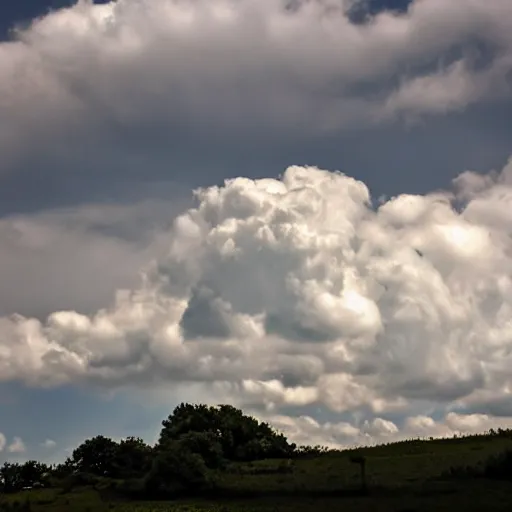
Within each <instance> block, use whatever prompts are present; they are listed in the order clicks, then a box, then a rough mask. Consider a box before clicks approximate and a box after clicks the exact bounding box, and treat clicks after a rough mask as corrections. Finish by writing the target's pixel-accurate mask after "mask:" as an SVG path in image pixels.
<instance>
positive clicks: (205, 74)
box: [0, 0, 512, 451]
mask: <svg viewBox="0 0 512 512" xmlns="http://www.w3.org/2000/svg"><path fill="white" fill-rule="evenodd" d="M363 3H364V2H357V1H356V2H354V1H349V0H347V1H342V0H339V1H335V0H332V1H331V0H327V1H320V0H313V1H301V0H299V1H291V2H285V1H280V0H240V1H231V0H213V1H206V0H199V1H189V0H118V1H116V2H111V3H106V4H102V5H95V4H93V3H92V2H91V1H87V0H81V1H79V2H78V3H77V4H76V5H73V6H71V7H69V8H67V9H61V10H58V11H55V12H52V13H49V14H47V15H45V16H44V17H42V18H41V19H38V20H34V21H33V23H32V24H31V25H30V26H29V27H26V28H25V29H23V30H21V31H19V32H18V33H17V35H16V36H15V37H14V38H13V40H12V41H9V42H2V43H0V117H1V119H2V123H1V124H0V154H1V155H2V159H1V162H0V180H1V187H0V215H1V216H2V217H1V218H0V239H1V241H2V243H1V244H0V280H1V282H2V283H3V284H4V286H3V287H2V291H0V381H3V382H14V381H16V382H19V383H23V384H24V385H28V386H36V387H54V386H62V385H69V384H73V385H75V384H76V385H84V386H100V387H103V389H109V390H110V389H112V388H116V387H123V386H132V388H133V387H138V388H141V389H144V390H146V389H150V390H153V391H154V390H159V391H161V390H162V389H163V390H165V389H166V388H169V387H173V389H179V390H183V389H186V390H187V391H189V392H190V395H192V394H193V395H194V396H193V397H190V395H187V397H190V398H191V399H192V398H193V399H195V398H197V399H198V400H200V399H202V397H207V398H208V401H221V400H222V401H230V402H232V403H236V404H237V405H240V406H243V407H246V408H247V409H248V410H252V411H255V412H256V413H257V414H260V415H266V416H267V417H269V418H271V419H272V421H273V422H274V423H276V424H280V425H282V426H283V428H286V429H288V431H290V432H294V434H293V435H294V436H295V437H296V438H299V439H304V440H305V441H304V442H310V441H308V440H307V438H308V437H309V439H318V440H321V439H323V440H325V441H326V442H327V443H329V444H333V445H340V444H341V445H347V444H351V443H352V444H353V443H356V444H357V443H360V442H369V440H370V439H373V440H384V439H386V440H394V439H398V438H400V437H404V436H438V435H451V434H452V433H454V432H472V431H476V430H482V429H484V430H485V429H487V428H489V427H490V426H491V425H494V424H495V422H496V421H497V420H496V417H500V418H501V420H500V421H501V422H502V424H507V425H508V424H509V423H508V422H509V419H510V418H511V417H512V400H511V399H510V390H511V386H512V382H511V381H510V371H509V368H510V362H511V361H510V358H511V355H510V354H511V353H512V352H511V348H512V345H511V340H512V324H511V321H510V318H512V315H511V313H512V278H511V277H510V276H511V275H512V273H511V270H512V268H511V267H512V240H511V238H510V228H509V225H510V219H509V216H510V215H509V212H510V204H511V201H512V167H511V165H512V164H511V163H508V164H507V165H506V166H505V168H504V169H502V170H501V171H500V172H496V171H493V172H490V173H489V174H486V175H483V174H477V173H475V172H472V171H466V172H463V173H461V174H460V175H459V176H458V177H457V178H456V179H455V180H454V182H453V186H452V187H451V188H450V189H449V190H447V191H438V192H435V193H429V194H424V195H417V194H412V193H411V194H402V195H398V196H396V197H392V198H391V199H386V200H384V199H383V200H382V201H376V200H375V199H374V198H373V197H372V194H371V193H370V190H369V186H370V185H371V183H368V184H365V183H363V182H361V181H359V180H357V179H355V178H351V177H349V176H348V175H346V174H341V173H339V172H333V171H332V170H323V169H319V168H317V167H307V166H299V165H296V166H291V167H288V168H286V170H285V168H284V167H282V168H281V167H280V169H282V170H283V171H284V173H283V175H282V176H281V177H279V178H278V179H270V178H265V179H251V178H249V177H238V178H236V179H229V180H227V181H226V182H225V183H221V182H220V180H219V179H218V178H219V177H226V176H234V175H236V176H254V175H255V170H254V169H255V168H258V171H257V172H258V176H274V175H275V167H276V165H277V164H276V162H279V161H282V160H283V155H288V154H294V155H295V154H297V155H298V157H297V158H296V159H295V158H293V159H288V157H286V160H287V164H286V165H289V164H291V163H304V162H312V161H314V163H316V162H318V161H320V160H316V161H315V158H317V156H318V155H320V154H322V151H323V148H324V147H328V146H329V144H331V145H333V141H335V145H336V146H337V145H338V141H341V139H342V138H343V137H347V139H343V140H344V141H345V145H344V146H343V148H345V147H346V145H347V140H354V133H355V132H354V130H357V129H360V128H365V129H366V130H367V131H364V132H363V131H361V132H359V133H364V134H365V135H366V134H369V135H368V137H370V138H371V136H373V137H376V138H377V139H379V143H378V144H376V143H375V141H374V142H373V143H369V142H368V147H366V144H367V139H366V137H363V136H361V138H360V140H358V142H357V145H359V146H360V148H359V151H360V152H363V153H365V158H366V157H368V159H369V160H368V161H367V163H368V162H370V161H374V160H375V161H376V160H378V157H376V156H375V154H377V153H379V152H378V151H375V153H374V149H376V148H377V149H379V148H380V150H379V151H380V153H379V154H381V152H382V151H381V150H382V147H381V146H386V147H387V140H388V139H386V137H385V136H386V134H387V133H388V129H391V127H393V126H394V127H395V128H396V127H397V126H404V125H407V126H412V125H415V126H416V127H417V126H419V125H421V123H423V122H425V121H430V122H431V123H432V122H438V121H433V120H432V119H433V118H436V119H439V118H440V117H441V116H446V115H447V114H450V113H451V114H458V113H460V112H462V111H464V110H467V109H469V108H470V107H474V108H476V107H479V108H484V107H485V106H489V104H490V103H494V104H498V103H499V102H501V101H503V105H506V104H507V101H508V102H509V101H510V98H511V94H510V93H511V89H510V88H511V82H510V76H511V71H512V36H511V34H512V3H511V2H510V1H509V0H494V1H493V2H492V3H490V4H489V5H483V3H482V2H474V1H472V0H457V1H453V2H451V3H449V5H447V2H446V1H445V0H423V1H415V2H412V3H411V4H410V6H409V9H408V10H407V11H406V12H402V13H396V12H389V11H384V12H381V13H380V14H378V15H376V16H373V17H370V18H369V19H367V20H366V22H364V23H356V22H354V20H353V19H352V17H351V16H352V14H353V12H354V11H353V10H354V8H358V7H361V6H362V5H363ZM499 105H501V103H500V104H499ZM482 116H483V115H482ZM483 117H485V116H483ZM483 117H482V118H483ZM447 119H448V117H447ZM449 119H452V121H453V119H459V118H456V116H452V117H450V118H449ZM460 122H461V124H463V121H460ZM493 122H494V121H493ZM498 122H499V119H498V120H496V123H498ZM435 126H436V127H437V126H439V125H438V124H436V125H435ZM447 126H448V125H447ZM449 126H451V125H449ZM454 126H455V125H454ZM493 126H494V125H493ZM455 128H457V127H456V126H455ZM459 128H460V127H459ZM379 130H380V131H379ZM450 130H451V129H450ZM450 130H449V131H450ZM498 131H499V130H498ZM470 132H471V129H469V131H466V132H464V130H463V129H460V130H459V129H457V130H455V129H454V133H457V134H460V140H462V138H463V135H464V134H466V135H471V133H470ZM484 132H485V133H484ZM350 133H351V135H350V136H349V135H347V134H350ZM450 133H451V131H450ZM482 133H484V135H482V137H483V139H482V140H483V141H484V142H485V144H482V145H481V146H480V145H478V151H479V153H482V154H484V155H487V154H489V155H492V158H495V157H496V155H497V154H498V153H499V152H500V151H501V149H500V148H503V147H505V146H506V142H507V141H506V140H505V138H506V137H503V131H501V132H499V133H500V134H501V138H500V137H493V136H491V135H489V134H488V133H487V132H486V131H485V130H484V129H483V128H482ZM493 133H494V132H493ZM371 134H373V135H371ZM379 134H381V135H382V141H381V140H380V139H381V137H380V135H379ZM350 137H352V139H350ZM440 137H441V138H442V136H440ZM491 139H492V140H491ZM408 140H409V139H408ZM460 140H459V139H457V144H459V145H463V146H464V151H465V150H466V142H464V144H461V142H460ZM469 140H471V141H473V142H474V141H475V140H480V139H479V138H474V137H472V138H471V139H469ZM379 144H380V146H379ZM354 146H355V145H354ZM303 147H304V148H306V149H304V152H303V153H301V151H302V150H300V151H299V150H298V149H297V148H303ZM312 147H314V148H316V149H315V150H314V151H312V152H310V150H311V148H312ZM329 147H331V146H329ZM340 147H341V146H340ZM433 147H434V144H432V145H431V146H429V152H431V153H432V156H433V153H434V151H432V148H433ZM290 148H292V149H293V151H292V150H290V151H291V153H290V152H288V150H289V149H290ZM319 148H320V149H319ZM451 149H452V148H448V149H447V148H445V147H436V148H435V152H437V153H443V152H444V151H445V150H446V151H448V150H450V151H451ZM388 150H389V152H391V153H394V152H396V153H397V156H396V157H393V158H392V160H393V162H395V161H397V162H398V161H400V158H402V156H403V154H405V153H407V151H409V152H411V151H412V150H411V149H410V148H405V147H402V146H401V147H400V148H398V149H397V148H395V147H392V145H390V146H389V149H388ZM339 151H342V150H339ZM414 151H415V150H414ZM454 151H455V152H457V151H458V152H459V153H460V148H459V149H456V148H455V149H454ZM337 154H338V153H337ZM372 155H373V156H372ZM421 155H423V156H424V155H425V152H423V153H422V154H421ZM421 155H420V154H419V156H418V160H419V159H422V156H421ZM299 156H300V158H299ZM429 156H430V153H429ZM372 158H374V160H371V159H372ZM335 159H336V158H335ZM340 160H341V163H340V165H342V164H343V163H344V162H345V160H344V159H340ZM406 160H407V159H406ZM448 160H449V159H448ZM448 160H447V161H448ZM483 160H485V158H484V159H483ZM483 160H482V161H483ZM331 161H332V159H331ZM365 161H366V160H365ZM432 161H433V162H434V161H437V160H435V158H433V159H432ZM262 162H271V163H272V165H273V166H274V167H273V168H272V167H271V166H270V167H268V168H267V167H265V166H264V165H261V163H262ZM430 162H431V161H430V158H429V159H428V162H426V161H425V162H423V161H422V162H419V163H418V168H416V167H413V168H412V169H411V171H410V172H411V174H414V176H415V177H417V178H418V180H419V181H421V180H422V179H423V177H422V176H420V174H421V169H423V170H424V169H425V166H426V165H430ZM402 163H403V162H402ZM251 165H252V166H253V167H251ZM397 165H398V164H397ZM325 166H326V167H329V166H328V165H327V164H326V165H325ZM235 168H236V173H234V169H235ZM420 168H421V169H420ZM458 170H459V171H460V170H461V169H453V171H454V172H457V171H458ZM355 171H356V172H357V171H358V170H357V169H355ZM400 172H402V171H400ZM441 172H442V171H441ZM380 174H382V175H384V176H386V177H387V176H389V177H390V178H389V181H390V182H391V185H390V186H391V187H392V188H393V187H394V188H395V189H397V190H402V189H403V188H402V186H401V182H400V180H398V179H396V176H397V175H395V174H393V173H392V172H391V171H390V169H389V168H388V167H386V166H382V167H379V166H377V167H376V168H375V170H374V171H373V176H378V175H380ZM402 178H404V176H403V175H402ZM386 179H387V178H386ZM155 181H156V182H157V183H156V185H155ZM427 181H428V180H424V181H423V183H427ZM27 183H30V186H27ZM144 183H145V185H143V184H144ZM191 183H195V184H197V183H201V184H202V186H203V188H201V189H198V190H197V191H196V193H195V205H194V207H192V208H189V206H190V202H188V197H187V198H186V199H179V198H182V197H183V196H184V195H185V194H184V193H183V185H185V188H186V189H187V194H188V191H189V185H190V184H191ZM212 183H217V186H209V185H210V184H212ZM180 185H181V187H180ZM194 186H195V185H194ZM420 188H421V187H420ZM13 191H15V192H16V193H13ZM380 192H381V191H379V194H380ZM63 204H67V206H68V207H67V208H64V207H63ZM49 205H50V206H51V208H49ZM178 212H179V215H178V216H177V217H176V215H177V213H178ZM141 277H142V278H141ZM116 290H117V291H116ZM192 390H193V393H192ZM205 399H206V398H205ZM317 409H318V410H323V411H328V413H329V415H333V416H335V417H336V418H338V419H336V421H334V420H333V421H332V422H330V423H329V422H326V421H324V419H325V418H324V419H322V418H321V417H316V416H315V415H314V414H313V413H311V414H310V413H309V412H308V413H307V414H306V413H304V414H303V411H304V410H307V411H314V410H317ZM290 411H291V412H290ZM298 411H299V412H298ZM311 416H315V417H314V418H313V417H311ZM320 416H321V415H320ZM439 418H441V419H439ZM22 435H23V438H24V439H26V440H27V442H29V443H30V442H31V441H30V440H29V439H28V438H27V437H26V436H25V435H24V434H22ZM46 435H51V436H53V432H52V433H50V434H45V436H46ZM34 442H35V445H38V446H39V445H40V444H41V443H42V442H44V437H43V438H42V439H38V440H36V441H34ZM311 442H313V441H311ZM319 442H320V441H319ZM2 443H3V445H4V448H5V446H8V444H9V443H8V442H7V441H5V439H4V440H3V441H2V438H1V437H0V445H2ZM4 451H5V450H4Z"/></svg>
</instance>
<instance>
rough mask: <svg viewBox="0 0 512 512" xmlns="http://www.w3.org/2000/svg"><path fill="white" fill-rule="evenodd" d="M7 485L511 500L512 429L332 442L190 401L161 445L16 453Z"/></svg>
mask: <svg viewBox="0 0 512 512" xmlns="http://www.w3.org/2000/svg"><path fill="white" fill-rule="evenodd" d="M0 484H1V491H2V492H1V494H0V512H2V511H12V510H18V511H23V510H25V511H31V510H33V511H41V512H43V511H56V512H59V511H80V512H93V511H100V512H101V511H107V510H113V511H118V512H123V511H124V512H136V511H138V512H157V511H162V512H163V511H176V512H208V511H210V512H230V511H245V512H256V511H258V512H266V511H268V512H270V511H272V512H275V511H290V512H292V511H298V512H300V511H307V510H318V509H322V510H323V511H330V510H344V511H351V510H354V511H356V510H357V511H365V510H372V511H377V510H378V511H380V510H382V511H388V510H389V511H397V512H399V511H401V512H407V511H409V512H412V511H437V510H439V511H443V510H450V511H451V510H454V508H458V509H459V510H461V511H462V510H464V511H466V510H468V511H472V510H475V511H477V510H478V511H493V510H512V431H510V430H501V429H500V430H497V431H494V430H491V431H489V432H486V433H485V434H480V435H473V436H466V437H453V438H450V439H437V440H434V439H430V440H428V441H426V440H409V441H402V442H397V443H393V444H387V445H380V446H375V447H365V448H357V449H350V450H329V449H327V448H324V447H319V446H316V447H308V446H301V447H298V446H296V445H295V444H292V443H289V442H288V440H287V439H286V438H285V437H284V436H283V435H282V434H280V433H278V432H276V431H275V430H274V429H272V428H271V427H270V426H269V425H268V424H267V423H264V422H259V421H258V420H256V419H254V418H252V417H250V416H247V415H245V414H243V412H242V411H240V410H239V409H236V408H235V407H232V406H229V405H221V406H218V407H208V406H205V405H190V404H181V405H179V406H178V407H176V409H175V410H174V411H173V413H172V414H171V415H170V416H169V417H168V418H167V419H166V420H164V421H163V422H162V430H161V433H160V438H159V440H158V442H157V443H156V444H155V446H149V445H147V444H146V443H145V442H144V441H143V440H142V439H139V438H135V437H130V438H127V439H123V440H121V441H120V442H116V441H113V440H112V439H109V438H106V437H103V436H96V437H94V438H92V439H88V440H86V441H85V442H84V443H82V444H81V445H80V446H78V447H77V448H76V449H75V450H74V451H73V453H72V455H71V456H70V457H69V458H68V459H67V460H66V461H65V462H63V463H62V464H58V465H53V466H48V465H45V464H42V463H39V462H36V461H28V462H26V463H24V464H16V463H8V462H7V463H5V464H4V465H3V467H2V468H1V469H0Z"/></svg>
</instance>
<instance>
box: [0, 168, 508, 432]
mask: <svg viewBox="0 0 512 512" xmlns="http://www.w3.org/2000/svg"><path fill="white" fill-rule="evenodd" d="M477 179H478V178H477V176H476V175H473V174H471V173H465V174H464V175H462V176H461V177H460V178H459V179H458V180H456V183H457V187H458V189H457V190H459V193H460V194H462V195H461V197H462V196H464V194H466V196H467V194H468V187H469V186H470V185H467V184H471V183H474V182H475V181H476V180H477ZM509 179H510V164H509V166H507V167H506V168H505V169H504V170H503V172H502V173H501V174H499V175H495V176H494V178H492V179H489V180H488V181H487V182H486V186H485V187H478V190H477V191H475V190H474V187H473V191H472V192H471V194H472V196H471V199H470V200H468V201H466V202H465V203H464V204H463V205H462V206H461V204H460V201H459V200H458V196H457V195H454V194H451V193H449V192H446V193H436V194H432V195H426V196H411V195H409V196H407V195H403V196H399V197H396V198H392V199H390V200H389V201H387V202H385V203H383V204H381V205H380V206H379V207H374V206H372V203H371V199H370V194H369V191H368V189H367V188H366V186H365V185H364V184H363V183H361V182H359V181H356V180H354V179H352V178H350V177H348V176H345V175H343V174H341V173H335V172H328V171H324V170H320V169H316V168H303V167H290V168H288V169H287V170H286V171H285V173H284V174H283V176H282V178H281V179H279V180H273V179H261V180H250V179H246V178H237V179H234V180H230V181H227V182H226V183H225V184H224V186H222V187H210V188H207V189H202V190H198V191H197V192H196V199H197V206H196V207H195V208H192V209H189V210H187V211H186V212H184V213H183V214H181V215H180V216H178V217H177V218H176V219H175V221H174V223H173V227H172V229H171V231H170V232H169V233H168V249H167V251H166V253H165V255H164V256H163V257H162V258H161V259H159V260H157V261H155V262H154V263H152V264H151V265H150V266H149V267H147V268H146V269H145V271H144V279H143V283H142V285H141V287H140V288H139V289H136V290H134V291H120V292H118V294H117V297H116V300H115V303H114V304H113V305H112V306H111V307H110V308H107V309H103V310H100V311H98V312H97V313H96V314H95V315H93V316H86V315H82V314H80V313H77V312H74V311H60V312H55V313H53V314H51V315H50V316H49V318H48V320H47V321H46V322H44V323H41V322H39V321H38V320H35V319H29V318H24V317H21V316H14V317H6V318H3V319H2V320H1V322H0V324H1V325H0V329H1V332H2V337H1V342H0V343H1V345H0V347H1V350H0V354H1V359H0V364H1V368H2V371H1V372H0V375H1V376H2V379H3V380H4V381H5V380H23V381H25V382H28V383H31V384H35V385H56V384H61V383H66V382H77V381H81V382H83V381H90V382H103V383H104V384H105V385H109V384H110V385H112V384H120V383H121V384H122V383H127V382H129V381H132V380H133V379H135V380H142V381H146V382H153V383H155V384H156V383H159V382H163V381H165V380H170V381H176V382H179V381H191V382H192V381H194V382H213V383H215V385H216V386H218V389H219V390H222V393H225V394H226V393H227V394H229V395H230V396H236V397H237V400H239V401H241V402H242V403H247V404H250V405H265V406H266V407H267V408H270V409H273V408H275V407H281V406H285V405H294V406H305V405H308V404H323V405H324V406H326V407H328V408H330V409H332V410H333V411H337V412H351V411H352V412H353V411H357V410H370V411H373V413H375V414H377V415H378V414H382V413H386V411H391V410H396V411H405V410H406V409H407V407H408V406H409V405H410V404H413V403H414V402H415V401H419V400H423V401H430V402H435V403H439V404H443V403H444V404H450V403H452V402H454V403H455V401H458V402H457V403H458V404H459V405H460V404H464V403H467V404H469V403H470V401H471V400H473V401H474V400H476V397H478V396H481V395H482V393H484V392H490V393H491V397H492V396H494V397H496V396H498V395H499V394H500V393H501V394H503V393H506V392H507V390H508V389H509V386H510V384H511V383H510V375H509V371H508V368H509V364H510V355H509V353H510V349H511V345H510V344H511V342H512V324H511V322H510V318H511V314H512V278H511V277H510V276H511V275H512V273H511V270H512V268H511V267H512V259H511V251H512V241H511V239H510V236H509V229H508V226H507V223H506V222H504V214H503V215H500V214H499V212H506V211H507V208H508V206H507V205H508V201H509V200H510V197H512V189H511V188H510V185H509V184H508V183H509V182H508V180H509ZM465 184H466V185H465ZM455 206H457V208H455ZM479 394H480V395H479ZM493 394H494V395H493ZM472 397H474V398H472ZM467 400H469V402H468V401H467ZM487 400H489V398H487ZM484 401H485V400H484ZM480 403H481V400H480ZM388 426H389V425H388ZM381 427H382V428H385V424H381V425H379V428H381ZM372 428H374V427H371V428H370V430H371V429H372ZM386 428H387V427H386Z"/></svg>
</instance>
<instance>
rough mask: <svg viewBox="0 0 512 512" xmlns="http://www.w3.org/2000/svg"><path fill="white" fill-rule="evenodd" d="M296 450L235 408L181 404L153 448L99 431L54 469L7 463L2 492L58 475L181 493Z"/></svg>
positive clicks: (70, 480) (68, 480)
mask: <svg viewBox="0 0 512 512" xmlns="http://www.w3.org/2000/svg"><path fill="white" fill-rule="evenodd" d="M295 450H296V446H295V445H294V444H289V443H288V441H287V440H286V438H285V437H284V436H283V435H282V434H280V433H277V432H275V431H274V430H273V429H272V428H271V427H270V426H269V425H268V424H267V423H264V422H259V421H258V420H256V419H255V418H252V417H250V416H247V415H245V414H243V412H242V411H241V410H239V409H237V408H235V407H232V406H230V405H220V406H218V407H208V406H206V405H191V404H181V405H179V406H178V407H176V408H175V409H174V411H173V413H172V414H170V415H169V417H168V418H167V419H165V420H164V421H163V422H162V430H161V433H160V438H159V440H158V443H157V444H156V445H155V446H154V447H151V446H148V445H147V444H146V443H145V442H144V441H143V440H142V439H140V438H136V437H129V438H127V439H122V440H121V441H119V442H118V441H114V440H112V439H109V438H107V437H104V436H101V435H98V436H96V437H93V438H91V439H87V440H86V441H84V442H83V443H82V444H81V445H80V446H78V447H77V448H76V449H75V450H74V451H73V453H72V454H71V456H70V457H69V458H68V459H66V461H65V462H64V463H62V464H59V465H57V466H54V467H51V468H50V467H47V466H45V465H44V464H39V463H37V462H35V461H29V462H27V463H25V464H10V463H6V464H5V465H4V466H3V468H2V469H1V471H0V483H1V486H2V489H3V490H4V491H6V492H15V491H19V490H20V489H22V488H24V487H33V486H38V485H40V486H48V485H51V482H52V481H54V480H55V479H57V480H60V481H63V482H65V485H66V486H67V487H72V486H73V485H78V484H81V483H82V484H83V483H86V482H88V483H91V482H93V483H94V482H95V481H96V480H95V478H96V479H98V478H109V479H113V480H128V481H129V482H130V483H129V485H128V486H125V488H127V487H129V488H131V490H134V489H138V490H139V491H141V492H145V493H147V494H150V495H162V494H173V493H183V492H186V491H187V490H188V489H195V490H198V489H201V488H205V487H208V488H210V487H211V486H212V485H213V481H214V479H213V472H214V471H218V470H222V469H223V468H225V467H226V465H227V464H229V463H230V462H234V461H246V462H247V461H256V460H262V459H271V458H285V457H290V456H292V455H293V454H294V453H295ZM52 479H53V480H52Z"/></svg>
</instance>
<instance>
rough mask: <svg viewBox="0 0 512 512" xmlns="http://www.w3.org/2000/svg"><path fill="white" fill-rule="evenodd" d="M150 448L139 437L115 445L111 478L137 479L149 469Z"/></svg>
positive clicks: (123, 440)
mask: <svg viewBox="0 0 512 512" xmlns="http://www.w3.org/2000/svg"><path fill="white" fill-rule="evenodd" d="M151 457H152V448H151V447H150V446H148V445H147V444H146V443H145V442H144V441H143V440H142V439H141V438H140V437H128V438H126V439H122V440H121V442H120V443H119V444H117V447H116V452H115V456H114V461H113V464H112V466H113V468H112V469H113V476H117V477H120V478H128V477H137V476H142V475H143V474H145V473H146V472H147V471H148V470H149V468H150V467H151Z"/></svg>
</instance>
